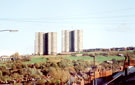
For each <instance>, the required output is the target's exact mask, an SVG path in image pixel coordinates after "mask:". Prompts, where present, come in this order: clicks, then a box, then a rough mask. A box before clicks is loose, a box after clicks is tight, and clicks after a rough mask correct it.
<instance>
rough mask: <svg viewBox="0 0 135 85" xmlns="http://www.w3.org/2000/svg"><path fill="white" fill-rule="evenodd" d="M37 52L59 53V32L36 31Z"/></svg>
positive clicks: (39, 53)
mask: <svg viewBox="0 0 135 85" xmlns="http://www.w3.org/2000/svg"><path fill="white" fill-rule="evenodd" d="M35 54H36V55H48V54H49V55H51V54H52V55H54V54H57V33H56V32H48V33H44V32H36V33H35Z"/></svg>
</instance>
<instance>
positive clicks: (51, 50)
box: [48, 32, 57, 55]
mask: <svg viewBox="0 0 135 85" xmlns="http://www.w3.org/2000/svg"><path fill="white" fill-rule="evenodd" d="M48 54H53V55H56V54H57V33H56V32H49V33H48Z"/></svg>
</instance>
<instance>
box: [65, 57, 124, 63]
mask: <svg viewBox="0 0 135 85" xmlns="http://www.w3.org/2000/svg"><path fill="white" fill-rule="evenodd" d="M64 58H65V59H70V60H84V61H93V58H92V57H89V56H79V57H77V56H70V57H64ZM112 59H116V60H124V57H118V56H109V57H105V56H96V58H95V61H96V62H100V63H101V62H103V61H107V60H112Z"/></svg>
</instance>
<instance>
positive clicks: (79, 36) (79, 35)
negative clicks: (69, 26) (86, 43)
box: [74, 30, 83, 52]
mask: <svg viewBox="0 0 135 85" xmlns="http://www.w3.org/2000/svg"><path fill="white" fill-rule="evenodd" d="M82 49H83V31H82V30H74V51H75V52H81V51H82Z"/></svg>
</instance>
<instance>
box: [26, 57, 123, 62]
mask: <svg viewBox="0 0 135 85" xmlns="http://www.w3.org/2000/svg"><path fill="white" fill-rule="evenodd" d="M57 57H58V56H57ZM59 57H60V56H59ZM46 58H48V57H42V56H36V57H31V61H28V62H24V63H25V64H34V63H40V62H46ZM52 58H53V57H52ZM62 58H63V59H69V60H71V61H72V60H83V61H93V58H92V57H89V56H63V57H62ZM112 59H116V60H124V57H118V56H109V57H105V56H100V55H99V56H96V58H95V60H96V62H97V63H102V62H103V61H107V60H112Z"/></svg>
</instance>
